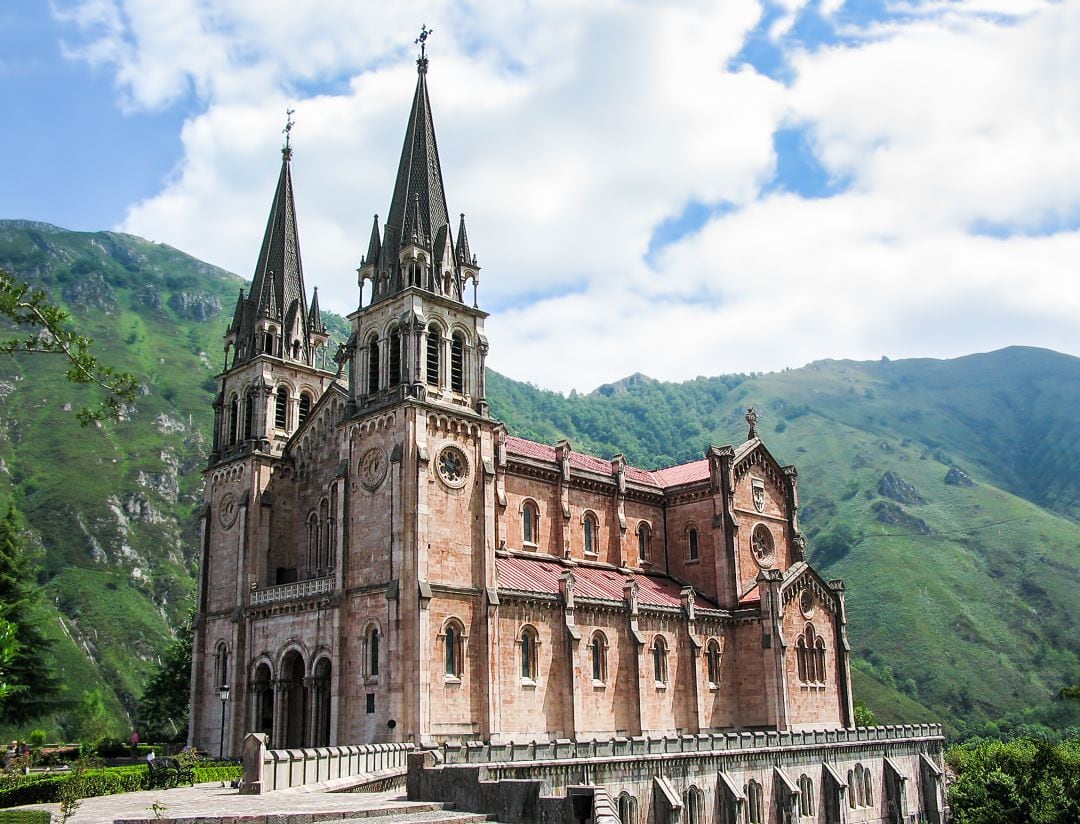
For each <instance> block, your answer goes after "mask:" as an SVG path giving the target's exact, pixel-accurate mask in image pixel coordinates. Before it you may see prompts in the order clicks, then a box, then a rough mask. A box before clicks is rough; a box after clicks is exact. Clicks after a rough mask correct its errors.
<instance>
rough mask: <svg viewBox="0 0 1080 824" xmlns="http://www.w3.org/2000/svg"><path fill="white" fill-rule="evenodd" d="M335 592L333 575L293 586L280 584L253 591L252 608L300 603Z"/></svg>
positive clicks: (297, 582)
mask: <svg viewBox="0 0 1080 824" xmlns="http://www.w3.org/2000/svg"><path fill="white" fill-rule="evenodd" d="M333 591H334V576H333V575H331V576H328V577H326V578H310V579H308V580H306V581H295V582H293V583H291V584H278V585H277V586H273V587H266V588H265V589H253V590H252V591H251V606H253V607H262V606H268V605H270V604H277V603H280V602H282V601H299V600H301V599H304V598H314V597H316V596H318V595H328V594H329V593H331V592H333Z"/></svg>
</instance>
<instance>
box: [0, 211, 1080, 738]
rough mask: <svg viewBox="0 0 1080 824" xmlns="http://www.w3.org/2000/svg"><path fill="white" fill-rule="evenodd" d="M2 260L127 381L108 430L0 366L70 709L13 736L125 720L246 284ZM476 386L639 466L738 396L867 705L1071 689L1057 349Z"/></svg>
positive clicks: (34, 245)
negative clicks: (836, 614) (775, 474)
mask: <svg viewBox="0 0 1080 824" xmlns="http://www.w3.org/2000/svg"><path fill="white" fill-rule="evenodd" d="M0 267H2V268H6V269H9V270H11V271H13V272H14V273H15V274H16V275H17V276H18V277H20V278H22V279H24V280H27V281H29V282H31V283H32V284H34V285H35V286H37V287H39V288H42V289H45V290H47V291H48V292H49V294H50V295H51V297H52V298H53V299H54V300H56V301H57V302H59V303H60V304H61V305H62V306H64V307H65V308H66V309H67V310H69V311H70V312H71V313H72V315H73V316H74V317H75V318H76V319H77V323H78V325H79V327H80V329H81V330H82V331H83V332H84V333H85V334H87V335H89V336H90V337H92V338H94V339H95V346H96V348H97V350H98V351H99V353H100V355H101V356H102V358H103V359H105V360H106V361H108V362H109V363H110V364H112V365H114V366H115V367H117V368H119V369H123V370H128V371H131V372H134V373H135V374H136V375H138V377H139V379H140V381H141V384H142V388H141V392H140V396H139V398H138V400H137V401H136V403H135V404H133V405H132V406H130V407H129V408H127V409H126V410H125V414H124V419H123V420H122V421H120V422H118V423H113V424H106V425H104V426H100V427H91V428H87V429H83V428H81V427H80V426H79V424H78V422H77V421H76V420H75V418H74V415H73V413H72V411H71V410H72V408H73V407H74V408H78V406H79V405H80V404H81V403H82V402H83V400H84V396H83V392H84V391H85V390H82V389H79V388H75V387H72V386H71V385H70V384H68V383H66V382H65V381H64V377H63V373H64V367H63V365H62V364H61V363H59V362H54V361H53V360H50V357H49V356H41V355H36V356H23V357H20V358H18V359H12V358H9V359H5V360H3V361H0V396H2V397H3V398H4V401H5V403H4V405H3V407H0V497H2V498H3V499H4V508H5V509H6V505H7V501H9V500H10V501H13V502H14V503H15V505H16V506H17V507H18V508H19V509H20V510H21V511H22V513H23V515H24V516H25V519H26V521H27V523H28V525H29V527H30V531H31V534H30V540H31V542H32V545H33V547H34V549H35V551H36V553H37V561H38V565H39V568H40V574H39V581H40V583H41V585H42V586H43V587H44V589H45V593H46V595H47V598H46V603H45V604H44V605H43V608H42V609H43V612H44V614H43V616H42V620H43V622H44V625H45V627H46V629H47V631H48V633H49V634H50V635H51V637H53V638H54V639H55V642H56V643H55V650H54V652H55V659H56V663H57V665H58V666H59V667H60V668H61V670H62V672H63V675H64V680H65V682H66V683H67V685H68V690H69V697H70V698H71V700H72V705H71V706H70V707H69V708H68V709H66V710H64V711H63V712H62V713H60V714H58V715H57V716H56V717H55V718H53V719H52V720H51V721H50V723H49V724H35V725H32V726H49V725H52V726H53V727H54V728H57V729H58V731H61V732H63V733H65V734H66V736H68V737H74V736H79V735H87V734H90V733H91V732H93V731H95V730H96V729H97V727H101V726H103V725H104V726H109V725H111V726H112V728H113V729H112V730H110V731H112V732H115V733H125V732H126V729H125V728H124V726H123V725H126V724H127V723H128V721H127V720H126V719H125V715H126V713H129V712H130V711H131V710H132V709H133V707H134V703H135V700H136V699H137V697H138V695H139V694H140V691H141V689H142V686H143V684H145V681H146V678H147V674H148V673H149V672H150V670H151V669H152V668H153V666H154V664H155V663H156V661H157V660H158V658H159V656H160V655H161V653H162V651H163V650H164V648H165V646H166V644H167V643H168V639H169V637H170V634H171V628H172V627H175V626H176V623H177V622H178V621H179V620H180V619H181V617H182V616H183V615H184V613H185V611H186V609H187V605H188V598H189V596H190V594H191V591H192V589H193V586H194V583H193V582H194V574H195V569H194V548H195V545H196V535H195V531H196V528H197V517H198V508H199V502H200V500H201V474H200V470H201V468H202V466H203V465H204V462H205V458H206V453H207V449H208V443H209V428H210V422H211V406H210V404H211V401H212V398H213V393H214V380H213V376H214V375H215V374H216V372H217V371H218V369H219V368H220V367H221V361H220V358H221V352H222V350H221V336H222V334H223V331H224V328H225V326H226V324H227V322H228V318H229V316H230V314H231V311H232V306H233V304H234V301H235V299H236V294H237V292H238V290H239V289H240V287H241V286H242V285H243V281H242V280H241V279H240V278H239V277H237V276H235V275H231V274H229V273H227V272H224V271H223V270H220V269H217V268H215V267H213V266H209V265H207V264H205V263H201V262H200V261H197V260H195V259H193V258H191V257H188V256H186V255H184V254H183V253H181V252H179V251H177V250H175V249H172V248H170V247H167V246H163V245H160V244H155V243H151V242H148V241H145V240H142V239H139V238H135V237H131V236H126V235H119V234H114V233H108V232H102V233H93V234H91V233H75V232H67V231H65V230H62V229H57V228H56V227H52V226H48V225H45V224H33V223H27V222H23V221H0ZM311 285H313V284H309V288H310V286H311ZM332 323H333V328H334V329H335V330H336V332H337V333H338V334H339V335H340V334H341V333H342V332H343V329H344V328H343V325H342V322H341V320H340V319H332ZM492 345H493V346H498V341H493V342H492ZM523 377H525V376H523ZM488 387H489V396H490V400H491V405H492V411H493V414H494V415H495V416H496V417H499V418H501V419H502V420H504V421H505V422H506V423H507V425H508V426H509V428H510V431H511V432H513V433H514V434H517V435H522V436H525V437H530V438H534V439H537V440H541V441H546V442H548V443H554V442H555V441H556V440H557V439H559V438H561V437H567V438H569V439H570V440H571V442H572V443H573V444H574V446H575V448H578V449H581V450H585V451H591V452H594V453H596V454H599V455H602V456H610V455H612V454H614V453H616V452H622V453H624V454H625V455H627V457H628V459H629V460H630V461H631V462H633V463H635V464H638V465H640V466H644V467H648V468H655V467H658V466H663V465H669V464H672V463H677V462H680V461H685V460H691V459H694V458H698V457H700V456H701V455H702V454H703V452H704V450H705V448H706V446H707V445H708V444H710V443H713V444H724V443H733V442H737V441H738V440H739V439H740V438H741V437H742V436H743V435H744V434H745V423H744V421H743V418H742V416H743V413H744V411H745V409H746V407H747V406H750V405H753V406H755V407H756V408H757V409H758V410H759V414H760V417H761V424H760V426H759V429H760V432H761V434H762V436H763V437H764V438H765V440H766V442H767V443H768V444H769V446H770V448H771V449H772V450H773V452H774V453H775V454H776V455H777V457H778V458H779V459H780V460H781V461H784V462H788V463H795V464H796V465H797V466H798V468H799V484H800V491H801V498H802V522H803V527H804V530H805V531H806V532H807V534H808V537H809V549H810V555H811V559H812V560H813V561H814V562H815V563H816V564H818V565H819V566H821V567H822V568H823V569H824V572H825V574H826V575H827V576H829V577H837V576H840V577H844V578H845V579H846V580H847V582H848V584H849V588H848V605H849V617H850V620H851V632H850V636H851V640H852V644H853V647H854V652H855V654H856V656H857V659H858V660H857V666H858V670H857V672H856V680H855V685H856V692H857V694H858V695H860V696H861V697H863V698H864V700H866V702H867V703H868V704H869V705H870V706H871V707H872V708H873V709H875V710H876V711H877V712H878V718H879V720H885V721H889V720H900V719H905V720H921V719H924V718H932V717H946V718H948V719H949V720H950V722H952V723H953V725H954V729H959V728H961V727H963V726H965V725H968V726H970V725H972V724H979V723H981V722H983V721H985V720H987V719H993V718H997V717H999V716H1001V715H1002V714H1005V713H1023V712H1026V713H1027V716H1028V717H1039V718H1043V719H1050V720H1057V721H1058V722H1060V723H1076V721H1075V719H1069V718H1068V717H1066V715H1065V713H1066V710H1065V709H1063V708H1062V707H1061V706H1059V704H1057V703H1055V702H1054V701H1053V695H1054V694H1055V693H1056V691H1057V690H1058V689H1059V688H1060V687H1061V686H1062V685H1063V684H1065V683H1076V682H1078V681H1080V640H1078V636H1077V633H1076V627H1077V626H1078V623H1080V621H1078V619H1080V599H1078V598H1077V597H1076V595H1075V593H1076V592H1077V591H1080V523H1078V520H1080V419H1078V418H1077V416H1076V415H1075V409H1076V408H1077V407H1078V403H1080V397H1078V396H1080V360H1078V359H1077V358H1072V357H1069V356H1065V355H1060V354H1057V353H1054V352H1048V351H1045V350H1034V349H1023V348H1012V349H1007V350H1002V351H1000V352H995V353H990V354H986V355H973V356H970V357H967V358H958V359H955V360H949V361H932V360H908V361H889V360H887V359H883V360H881V361H880V362H872V363H856V362H850V361H822V362H817V363H813V364H810V365H809V366H806V367H803V368H801V369H792V370H787V371H785V372H781V373H773V374H765V375H729V376H720V377H711V378H698V379H696V380H693V381H688V382H685V383H679V384H674V383H662V382H658V381H654V380H652V379H650V378H647V377H645V376H641V375H635V376H632V377H630V378H627V379H625V380H623V381H620V382H618V383H616V384H611V385H608V386H603V387H600V388H599V389H597V390H596V391H594V392H592V393H590V394H587V395H579V394H574V395H571V396H570V397H564V396H562V395H558V394H555V393H550V392H543V391H540V390H538V389H536V388H534V387H531V386H529V385H527V384H525V383H519V382H516V381H513V380H510V379H508V378H505V377H502V376H500V375H498V374H495V373H492V374H490V377H489V383H488ZM102 710H104V716H106V717H105V719H104V721H103V720H102V714H103V713H102ZM1054 713H1057V715H1056V716H1055V715H1054ZM95 718H96V720H94V719H95ZM110 719H111V720H110ZM95 725H97V726H96V727H95Z"/></svg>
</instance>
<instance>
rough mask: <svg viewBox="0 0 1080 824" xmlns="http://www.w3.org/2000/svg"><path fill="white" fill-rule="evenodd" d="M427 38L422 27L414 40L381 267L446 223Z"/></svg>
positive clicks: (437, 231) (432, 235) (390, 263)
mask: <svg viewBox="0 0 1080 824" xmlns="http://www.w3.org/2000/svg"><path fill="white" fill-rule="evenodd" d="M430 33H431V30H430V29H428V28H427V27H426V26H425V27H424V29H423V30H422V31H421V33H420V37H418V38H417V42H418V43H419V44H420V47H421V53H420V57H419V58H417V61H416V68H417V78H416V93H415V94H414V95H413V102H412V110H411V111H410V113H409V125H408V128H407V129H406V130H405V143H404V145H403V146H402V148H401V160H400V161H399V163H398V172H397V179H396V181H395V183H394V195H393V197H392V198H391V200H390V212H389V214H388V216H387V220H386V233H385V235H384V237H383V243H382V249H381V256H380V259H379V267H380V268H392V267H394V266H396V265H397V262H398V261H397V256H398V252H399V251H400V249H401V246H402V245H403V244H407V243H409V242H410V240H411V238H412V236H413V235H414V233H415V235H416V236H417V237H423V238H427V239H428V241H427V242H428V243H430V242H431V238H434V237H435V236H436V235H437V234H438V233H439V229H441V228H442V227H443V226H446V225H448V224H449V223H450V217H449V211H448V210H447V208H446V192H445V189H444V187H443V178H442V167H441V166H440V164H439V150H438V147H437V146H436V144H435V125H434V122H433V120H432V117H431V101H430V100H429V99H428V90H427V69H428V59H427V56H426V53H425V44H426V41H427V36H428V35H429V34H430ZM414 223H418V224H419V225H413V224H414ZM368 262H369V263H371V262H372V261H368Z"/></svg>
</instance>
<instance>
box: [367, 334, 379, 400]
mask: <svg viewBox="0 0 1080 824" xmlns="http://www.w3.org/2000/svg"><path fill="white" fill-rule="evenodd" d="M367 353H368V354H367V391H368V394H369V395H374V394H375V393H376V392H378V391H379V339H378V338H377V337H376V336H375V335H372V336H371V337H370V338H368V344H367Z"/></svg>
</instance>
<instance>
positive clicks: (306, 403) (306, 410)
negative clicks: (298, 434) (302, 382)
mask: <svg viewBox="0 0 1080 824" xmlns="http://www.w3.org/2000/svg"><path fill="white" fill-rule="evenodd" d="M310 413H311V395H310V394H308V393H307V392H301V393H300V414H299V415H298V416H297V417H298V421H297V425H298V426H303V425H304V424H305V423H307V419H308V415H309V414H310Z"/></svg>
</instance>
